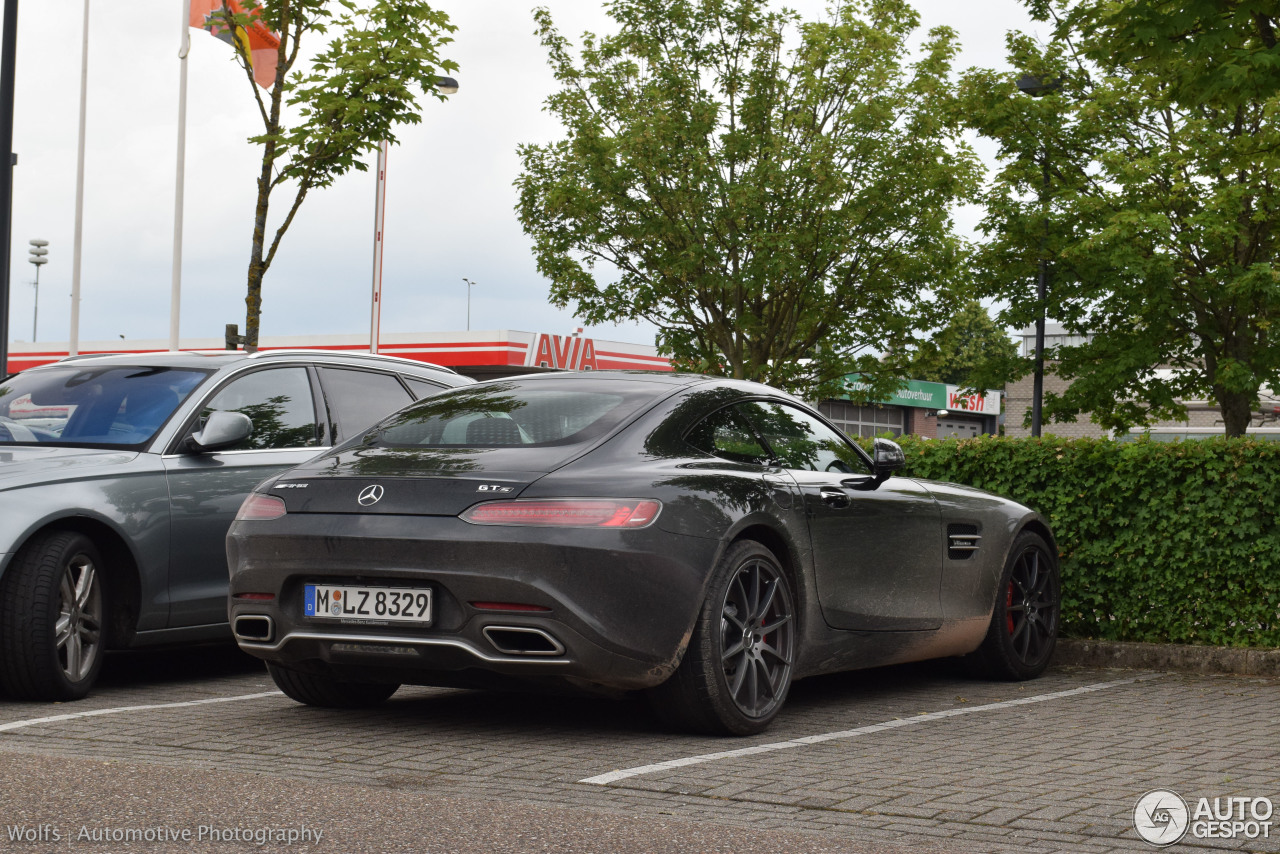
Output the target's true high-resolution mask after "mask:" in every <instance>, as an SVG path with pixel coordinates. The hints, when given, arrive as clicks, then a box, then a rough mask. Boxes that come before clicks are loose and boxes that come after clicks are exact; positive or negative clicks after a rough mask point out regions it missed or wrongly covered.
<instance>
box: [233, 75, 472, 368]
mask: <svg viewBox="0 0 1280 854" xmlns="http://www.w3.org/2000/svg"><path fill="white" fill-rule="evenodd" d="M436 90H437V91H438V92H439V93H440V94H441V95H452V94H453V93H454V92H457V91H458V81H457V80H454V79H453V78H452V77H436ZM387 147H388V146H387V141H386V140H385V139H384V140H383V141H382V142H380V143H378V179H377V183H376V185H375V188H374V195H373V296H372V298H371V299H370V311H369V352H370V353H376V352H378V339H379V337H381V330H382V246H383V241H382V237H383V234H382V229H383V225H384V224H385V222H386V206H387ZM229 340H230V338H228V341H229Z"/></svg>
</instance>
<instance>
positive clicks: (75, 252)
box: [67, 0, 89, 356]
mask: <svg viewBox="0 0 1280 854" xmlns="http://www.w3.org/2000/svg"><path fill="white" fill-rule="evenodd" d="M83 29H84V32H83V33H82V34H81V39H82V40H81V45H80V141H79V144H78V145H77V148H76V218H75V237H74V239H73V240H72V246H71V332H70V334H69V339H68V346H67V355H68V356H74V355H76V354H77V353H79V352H80V247H81V245H82V244H83V242H84V129H85V106H86V105H87V104H88V101H89V0H84V28H83Z"/></svg>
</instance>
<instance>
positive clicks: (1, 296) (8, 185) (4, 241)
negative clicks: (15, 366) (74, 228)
mask: <svg viewBox="0 0 1280 854" xmlns="http://www.w3.org/2000/svg"><path fill="white" fill-rule="evenodd" d="M3 27H4V34H3V36H0V379H4V378H5V377H7V376H8V375H9V259H10V254H9V253H10V249H11V245H10V244H11V243H12V240H11V238H12V236H13V235H12V234H11V229H10V226H11V225H12V223H13V167H14V165H15V164H16V163H17V162H18V155H16V154H14V153H13V87H14V72H15V66H16V65H17V56H18V0H4V23H3Z"/></svg>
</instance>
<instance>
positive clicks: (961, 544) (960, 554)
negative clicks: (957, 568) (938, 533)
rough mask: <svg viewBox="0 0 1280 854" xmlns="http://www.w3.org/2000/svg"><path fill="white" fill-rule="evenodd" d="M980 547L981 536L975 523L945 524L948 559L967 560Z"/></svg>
mask: <svg viewBox="0 0 1280 854" xmlns="http://www.w3.org/2000/svg"><path fill="white" fill-rule="evenodd" d="M981 547H982V537H981V535H979V534H978V526H977V525H962V524H958V523H957V524H953V525H948V526H947V557H948V558H949V559H950V560H968V559H969V558H971V557H973V554H974V552H976V551H977V550H978V549H979V548H981Z"/></svg>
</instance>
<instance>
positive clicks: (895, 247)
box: [516, 0, 980, 394]
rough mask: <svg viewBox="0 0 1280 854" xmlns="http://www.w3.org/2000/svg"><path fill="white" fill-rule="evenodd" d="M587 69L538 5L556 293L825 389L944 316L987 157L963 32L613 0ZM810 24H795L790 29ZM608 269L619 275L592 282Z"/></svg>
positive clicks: (535, 179) (696, 2)
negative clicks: (611, 31)
mask: <svg viewBox="0 0 1280 854" xmlns="http://www.w3.org/2000/svg"><path fill="white" fill-rule="evenodd" d="M607 8H608V11H609V13H610V15H611V16H612V17H613V19H614V20H615V21H617V23H618V24H619V31H618V32H617V33H616V34H615V35H610V36H604V37H599V38H598V37H596V36H593V35H591V34H587V35H586V36H585V39H584V46H583V49H582V52H581V64H580V65H579V64H576V62H575V59H574V57H573V56H571V53H570V47H569V44H568V42H567V41H566V40H565V39H564V38H563V37H562V36H561V35H560V33H559V32H558V31H557V30H556V29H555V26H554V24H553V21H552V19H551V15H550V13H549V12H548V11H547V10H546V9H539V10H536V12H535V19H536V21H537V25H538V30H539V33H540V36H541V39H542V43H543V45H544V47H545V48H546V50H547V52H548V55H549V58H550V64H551V67H552V69H553V70H554V72H555V75H556V79H557V80H558V81H559V82H560V84H561V89H560V91H558V92H556V93H555V94H553V95H552V96H551V98H550V99H549V100H548V102H547V109H548V111H549V112H551V113H552V114H553V115H555V116H556V117H557V118H558V119H559V120H560V122H561V123H562V124H563V126H564V129H565V132H566V138H565V139H563V140H561V141H559V142H554V143H551V144H547V145H532V144H530V145H522V146H521V147H520V149H519V153H520V157H521V159H522V163H523V171H522V173H521V175H520V176H519V178H518V180H517V182H516V184H517V186H518V188H519V191H520V200H519V205H518V208H517V210H518V213H519V216H520V219H521V222H522V224H523V226H524V230H525V232H526V233H527V234H529V235H530V236H531V237H532V238H533V241H534V251H535V254H536V257H537V264H538V269H539V271H540V272H541V273H542V274H543V275H544V276H546V277H547V278H548V279H549V280H550V294H551V300H552V302H553V303H555V304H556V305H558V306H561V307H564V306H567V305H569V304H570V303H572V304H573V306H574V312H575V314H576V315H577V316H578V317H580V318H582V319H584V320H585V321H587V322H589V323H603V322H619V321H628V320H646V321H649V322H651V323H653V324H655V325H657V326H658V328H659V331H658V345H659V348H660V349H661V350H662V352H663V353H665V354H668V355H671V356H673V357H674V359H675V361H676V362H677V363H678V364H681V365H683V366H685V367H687V368H691V369H696V370H702V371H707V372H712V373H723V374H728V375H731V376H734V377H739V378H747V379H754V380H762V381H765V382H771V383H774V384H776V385H779V386H782V387H786V388H790V389H793V390H797V391H804V392H807V393H812V394H818V393H820V392H822V391H823V390H832V389H835V388H837V387H840V385H841V383H840V378H841V377H842V376H843V375H844V374H845V373H848V372H850V371H854V370H860V371H862V372H863V373H864V374H866V375H867V376H868V377H875V380H876V383H877V384H878V385H877V386H876V388H875V389H873V390H872V393H874V392H876V391H891V390H892V387H893V385H894V384H895V382H894V380H893V379H892V377H891V376H890V375H888V374H886V373H885V372H884V371H883V370H882V369H881V368H880V366H879V364H878V362H877V360H876V358H875V356H874V355H873V354H872V352H871V351H872V350H876V349H880V350H883V349H885V348H887V347H888V346H889V345H890V344H891V343H892V342H895V341H899V340H901V339H903V338H905V337H907V336H908V335H909V333H910V332H911V330H912V329H914V328H920V327H927V326H932V325H935V324H934V323H933V322H932V321H933V319H934V318H936V317H937V316H938V315H937V306H936V305H932V304H931V302H930V300H928V299H927V298H926V296H927V292H926V288H930V287H933V286H937V285H940V284H943V283H945V282H946V281H947V280H948V278H949V277H950V276H951V275H952V274H953V272H954V271H955V269H956V267H957V262H958V259H959V257H960V255H961V251H962V245H961V242H960V241H959V240H958V239H957V238H956V237H955V235H954V234H953V232H952V222H951V215H950V211H951V208H952V205H953V203H954V202H955V201H956V200H957V199H960V198H965V197H966V196H967V195H968V194H969V193H971V192H972V191H973V190H974V188H975V186H976V181H977V178H978V175H979V171H980V167H979V164H978V162H977V159H976V157H975V156H974V154H973V153H972V152H971V151H970V149H969V148H968V146H967V145H966V144H965V143H964V142H963V141H962V140H961V138H960V127H959V125H960V122H959V120H958V118H957V117H956V113H955V110H954V107H955V101H954V87H953V84H952V83H951V81H950V80H949V75H950V68H951V60H952V57H953V56H954V54H955V52H956V42H955V37H954V34H953V33H952V32H951V31H950V30H948V29H945V28H939V29H937V30H934V31H932V32H931V33H930V35H929V38H928V40H927V41H926V43H925V45H924V48H923V54H922V56H921V57H920V59H919V61H917V62H916V63H914V64H908V63H907V62H906V61H905V56H906V53H907V51H908V47H907V42H908V39H909V38H910V37H911V34H912V32H913V31H914V30H915V29H916V27H917V26H918V17H917V15H916V14H915V12H914V11H913V10H912V9H911V8H910V6H908V5H907V4H906V2H904V0H866V2H857V3H837V4H835V6H834V8H833V9H832V11H831V13H830V17H829V19H827V20H823V21H820V22H812V23H805V24H799V23H798V18H797V17H796V16H795V15H794V13H790V12H771V11H767V10H766V4H765V2H763V0H613V2H610V3H608V4H607ZM796 29H798V32H795V30H796ZM597 265H600V266H601V267H603V268H605V269H603V270H597Z"/></svg>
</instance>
